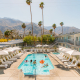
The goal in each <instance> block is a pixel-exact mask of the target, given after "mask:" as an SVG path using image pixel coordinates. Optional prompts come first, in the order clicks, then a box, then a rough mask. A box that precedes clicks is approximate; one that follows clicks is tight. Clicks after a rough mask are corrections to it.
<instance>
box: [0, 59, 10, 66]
mask: <svg viewBox="0 0 80 80" xmlns="http://www.w3.org/2000/svg"><path fill="white" fill-rule="evenodd" d="M0 61H1V63H2V64H4V65H5V64H8V65H11V62H4V61H3V60H2V59H0Z"/></svg>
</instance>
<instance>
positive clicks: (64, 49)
mask: <svg viewBox="0 0 80 80" xmlns="http://www.w3.org/2000/svg"><path fill="white" fill-rule="evenodd" d="M70 50H71V49H69V48H63V49H62V50H61V51H62V52H64V53H65V52H66V51H70Z"/></svg>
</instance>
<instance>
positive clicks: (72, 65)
mask: <svg viewBox="0 0 80 80" xmlns="http://www.w3.org/2000/svg"><path fill="white" fill-rule="evenodd" d="M77 64H78V61H76V62H75V64H70V65H67V66H66V67H68V68H69V67H76V68H77Z"/></svg>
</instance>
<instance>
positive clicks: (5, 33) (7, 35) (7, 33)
mask: <svg viewBox="0 0 80 80" xmlns="http://www.w3.org/2000/svg"><path fill="white" fill-rule="evenodd" d="M9 35H10V31H9V30H7V31H5V32H4V36H5V37H6V38H7V39H8V37H9Z"/></svg>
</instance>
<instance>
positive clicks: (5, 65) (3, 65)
mask: <svg viewBox="0 0 80 80" xmlns="http://www.w3.org/2000/svg"><path fill="white" fill-rule="evenodd" d="M3 67H4V68H7V67H8V64H0V68H3Z"/></svg>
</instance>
